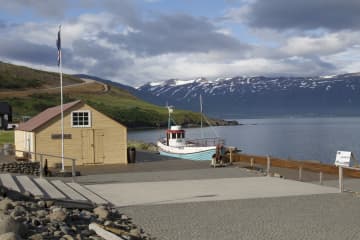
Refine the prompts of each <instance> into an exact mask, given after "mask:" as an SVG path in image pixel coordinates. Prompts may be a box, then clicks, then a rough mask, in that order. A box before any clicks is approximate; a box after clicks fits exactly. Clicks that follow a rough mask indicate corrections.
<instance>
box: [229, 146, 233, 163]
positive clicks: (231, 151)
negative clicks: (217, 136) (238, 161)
mask: <svg viewBox="0 0 360 240" xmlns="http://www.w3.org/2000/svg"><path fill="white" fill-rule="evenodd" d="M229 150H230V164H232V151H233V149H232V147H230V149H229Z"/></svg>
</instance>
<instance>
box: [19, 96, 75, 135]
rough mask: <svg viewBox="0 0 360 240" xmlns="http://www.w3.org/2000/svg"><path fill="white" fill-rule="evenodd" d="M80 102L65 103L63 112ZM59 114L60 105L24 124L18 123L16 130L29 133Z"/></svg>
mask: <svg viewBox="0 0 360 240" xmlns="http://www.w3.org/2000/svg"><path fill="white" fill-rule="evenodd" d="M80 102H81V101H80V100H77V101H75V102H70V103H66V104H64V105H63V111H64V112H65V111H67V110H68V109H70V108H72V107H73V106H75V105H77V104H78V103H80ZM60 114H61V105H59V106H56V107H52V108H48V109H46V110H45V111H43V112H41V113H39V114H38V115H36V116H34V117H32V118H31V119H29V120H28V121H26V122H24V123H20V125H19V127H18V128H16V129H17V130H22V131H27V132H31V131H34V130H35V129H37V128H38V127H41V126H42V125H44V124H45V123H47V122H48V121H50V120H51V119H53V118H55V117H57V116H58V115H60Z"/></svg>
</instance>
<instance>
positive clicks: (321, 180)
mask: <svg viewBox="0 0 360 240" xmlns="http://www.w3.org/2000/svg"><path fill="white" fill-rule="evenodd" d="M319 175H320V185H323V172H320V174H319Z"/></svg>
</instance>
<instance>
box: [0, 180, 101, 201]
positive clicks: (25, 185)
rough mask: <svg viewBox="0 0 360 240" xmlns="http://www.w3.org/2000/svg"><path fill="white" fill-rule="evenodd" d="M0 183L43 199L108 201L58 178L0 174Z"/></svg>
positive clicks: (75, 184)
mask: <svg viewBox="0 0 360 240" xmlns="http://www.w3.org/2000/svg"><path fill="white" fill-rule="evenodd" d="M0 181H1V184H2V185H4V186H5V187H7V188H9V189H12V190H14V191H17V192H25V191H28V192H30V193H32V194H33V195H34V196H38V197H42V198H45V199H63V200H75V201H84V202H93V203H97V204H106V203H108V201H106V200H105V199H103V198H101V197H100V196H98V195H97V194H95V193H93V192H92V191H91V190H89V189H86V188H84V187H83V186H81V185H80V184H77V183H64V182H62V181H60V180H53V181H48V180H47V179H45V178H32V177H29V176H26V175H17V176H15V175H11V174H8V173H5V174H0Z"/></svg>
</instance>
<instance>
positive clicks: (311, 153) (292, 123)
mask: <svg viewBox="0 0 360 240" xmlns="http://www.w3.org/2000/svg"><path fill="white" fill-rule="evenodd" d="M238 121H239V122H240V123H243V124H244V125H239V126H226V127H225V126H224V127H212V128H204V129H203V135H204V137H214V136H215V135H216V134H217V135H218V136H219V137H221V138H225V139H226V144H227V145H229V146H235V147H238V148H240V149H242V150H243V152H245V153H250V154H257V155H268V154H270V155H272V156H276V157H282V158H289V159H296V160H319V161H322V162H326V163H333V162H334V161H335V154H336V151H337V150H343V151H352V152H354V154H355V157H358V159H359V158H360V118H359V117H341V118H340V117H339V118H279V119H239V120H238ZM215 133H216V134H215ZM186 134H187V137H188V138H199V137H200V136H201V133H200V129H198V128H191V129H187V130H186ZM163 136H164V130H148V131H129V132H128V138H129V140H141V141H145V142H156V141H157V139H159V138H160V137H163Z"/></svg>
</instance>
